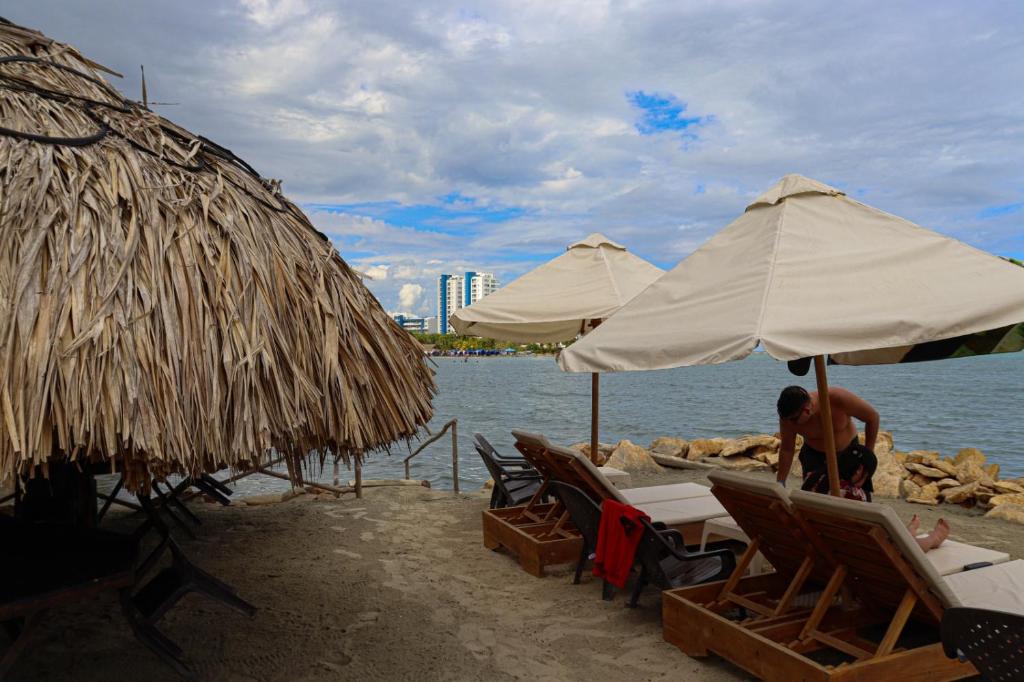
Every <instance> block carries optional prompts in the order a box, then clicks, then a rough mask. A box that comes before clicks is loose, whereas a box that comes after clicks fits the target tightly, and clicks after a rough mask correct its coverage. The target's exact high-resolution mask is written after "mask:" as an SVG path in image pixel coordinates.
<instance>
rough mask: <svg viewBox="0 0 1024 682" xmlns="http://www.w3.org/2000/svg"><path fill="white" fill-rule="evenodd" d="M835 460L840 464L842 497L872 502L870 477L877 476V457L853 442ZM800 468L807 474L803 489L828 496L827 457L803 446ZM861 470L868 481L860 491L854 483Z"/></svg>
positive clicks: (872, 490) (807, 446)
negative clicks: (865, 473)
mask: <svg viewBox="0 0 1024 682" xmlns="http://www.w3.org/2000/svg"><path fill="white" fill-rule="evenodd" d="M836 460H837V462H838V464H839V485H840V488H842V491H843V497H849V498H851V499H855V500H866V501H868V502H870V501H871V493H872V492H874V486H873V485H872V483H871V477H872V476H874V475H875V469H876V468H877V467H878V459H877V458H876V457H875V453H873V452H872V451H871V450H869V449H867V448H866V447H864V446H863V445H861V444H860V442H859V441H858V440H857V439H856V438H854V439H853V440H852V441H850V444H849V445H847V446H846V447H845V448H843V449H842V450H839V451H838V452H836ZM800 466H801V468H802V469H803V472H804V482H803V485H801V486H800V488H801V489H802V490H810V491H811V492H816V493H825V494H828V492H829V490H828V463H827V462H826V460H825V453H824V452H821V451H819V450H815V449H814V448H812V447H810V446H809V445H807V443H804V445H803V447H802V448H800ZM862 470H863V471H864V472H867V479H865V481H864V484H863V485H862V486H861V487H859V488H858V487H857V486H855V485H853V483H851V481H852V480H853V479H854V478H857V475H858V474H859V473H860V472H861V471H862Z"/></svg>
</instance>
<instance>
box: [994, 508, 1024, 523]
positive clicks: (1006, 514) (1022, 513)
mask: <svg viewBox="0 0 1024 682" xmlns="http://www.w3.org/2000/svg"><path fill="white" fill-rule="evenodd" d="M985 518H986V519H1002V520H1003V521H1012V522H1013V523H1024V504H1001V505H999V506H998V507H992V509H991V510H989V512H988V513H987V514H985Z"/></svg>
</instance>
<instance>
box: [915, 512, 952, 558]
mask: <svg viewBox="0 0 1024 682" xmlns="http://www.w3.org/2000/svg"><path fill="white" fill-rule="evenodd" d="M911 522H913V521H911ZM948 537H949V524H948V523H947V522H946V519H939V520H938V522H936V524H935V528H934V529H933V530H932V532H931V533H928V535H926V536H924V537H923V538H917V544H919V545H920V546H921V549H922V550H924V551H925V552H927V551H929V550H932V549H935V548H936V547H938V546H939V545H941V544H942V543H943V542H945V540H946V538H948Z"/></svg>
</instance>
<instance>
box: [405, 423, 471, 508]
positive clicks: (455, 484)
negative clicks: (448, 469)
mask: <svg viewBox="0 0 1024 682" xmlns="http://www.w3.org/2000/svg"><path fill="white" fill-rule="evenodd" d="M424 428H427V427H424ZM448 429H451V430H452V489H453V490H454V491H455V492H456V493H458V492H459V420H458V419H451V420H449V421H448V422H447V423H446V424H445V425H444V427H443V428H442V429H441V430H440V431H438V432H437V433H436V434H434V435H432V436H431V437H430V438H428V439H427V440H425V441H423V442H422V443H420V446H419V447H418V448H416V449H415V450H413V452H412V453H411V454H410V455H409V456H408V457H406V458H405V459H404V460H402V464H404V465H405V479H406V480H409V479H410V478H411V477H412V476H411V474H410V473H409V461H410V460H411V459H412V458H413V457H415V456H416V455H418V454H420V453H421V452H422V451H423V449H424V448H425V447H427V446H428V445H430V444H431V443H434V442H436V441H438V440H440V438H441V437H442V436H443V435H444V434H445V433H446V432H447V431H448ZM427 433H430V429H429V428H427Z"/></svg>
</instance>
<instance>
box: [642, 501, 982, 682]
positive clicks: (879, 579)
mask: <svg viewBox="0 0 1024 682" xmlns="http://www.w3.org/2000/svg"><path fill="white" fill-rule="evenodd" d="M712 490H713V491H714V492H715V495H716V496H719V499H720V501H721V502H722V504H723V506H725V507H726V509H728V510H729V511H730V513H732V514H733V516H734V518H736V519H737V522H738V523H740V526H741V527H742V528H744V530H745V531H747V527H745V526H744V521H747V520H748V519H749V518H751V517H752V516H753V514H751V515H749V516H747V515H745V514H744V513H743V511H742V508H743V507H744V506H746V505H749V504H750V503H751V502H752V499H744V495H742V494H740V493H739V492H738V491H736V490H734V489H733V490H729V491H728V492H724V494H723V490H722V489H721V488H720V487H718V486H716V488H713V489H712ZM750 497H751V498H752V497H756V496H750ZM762 505H763V500H762ZM761 509H762V513H763V509H764V507H763V506H762V507H761ZM749 511H753V510H749ZM776 512H777V509H776V510H775V512H772V514H771V516H772V517H774V516H777V514H776ZM737 513H739V516H737ZM792 516H793V518H794V523H796V524H798V527H799V528H800V529H801V531H800V532H801V533H803V534H804V536H805V539H806V540H807V543H808V544H807V545H806V546H807V547H810V553H809V555H810V556H811V557H812V558H813V560H814V561H818V562H822V561H823V562H824V564H823V565H824V566H825V568H826V571H827V575H828V579H827V581H826V582H825V584H824V590H823V591H822V593H821V595H820V597H819V598H818V599H817V601H816V603H815V605H814V608H813V609H811V610H810V611H809V612H808V611H807V610H803V609H790V610H787V609H779V608H778V606H779V605H780V604H782V603H783V602H784V601H785V595H786V594H788V593H789V592H790V591H791V590H792V589H793V586H794V584H795V582H796V581H797V579H799V578H800V574H799V572H797V573H794V572H792V570H791V568H792V567H791V566H790V567H789V568H788V569H783V570H779V571H777V572H776V573H773V574H768V575H763V576H754V577H749V578H739V577H738V576H739V575H742V573H741V571H742V570H743V568H744V565H745V563H746V562H744V561H743V560H741V561H740V563H739V565H738V566H737V569H736V574H734V575H733V576H731V577H730V578H729V579H728V580H727V581H723V582H721V583H709V584H706V585H700V586H697V587H688V588H681V589H677V590H670V591H667V592H665V593H663V600H662V604H663V623H664V626H663V627H664V631H663V633H664V638H665V640H666V641H669V642H671V643H673V644H675V645H676V646H678V647H679V648H680V649H681V650H682V651H683V652H684V653H686V654H688V655H690V656H706V655H707V654H708V653H709V652H714V653H717V654H719V655H721V656H722V657H723V658H725V659H727V660H729V661H731V662H732V663H735V664H736V665H738V666H740V667H742V668H744V669H745V670H747V671H749V672H751V673H753V674H754V675H756V676H758V677H760V678H762V679H766V680H829V681H834V682H839V681H842V682H848V681H852V680H856V681H862V680H863V681H867V680H882V679H885V680H889V679H892V680H895V679H899V680H928V682H939V681H940V680H956V679H961V678H964V677H970V676H972V675H976V674H977V673H976V671H975V669H974V667H973V666H972V665H970V664H969V663H962V662H960V661H958V660H956V659H949V658H947V657H946V656H945V654H944V653H943V651H942V645H941V643H940V641H939V636H938V635H939V633H938V623H939V621H940V620H941V618H942V613H943V610H944V608H943V606H942V604H941V603H940V601H939V600H938V598H937V597H936V596H935V595H934V594H932V592H931V591H930V590H929V589H928V586H927V584H926V583H925V581H924V580H923V579H922V578H921V577H920V576H919V575H918V573H917V571H916V570H915V568H914V567H913V565H912V564H911V563H909V562H908V561H907V559H906V558H905V557H904V556H903V555H902V553H901V552H900V551H899V549H898V548H897V546H896V545H895V544H894V543H893V541H892V540H891V539H890V538H889V536H888V533H887V532H886V531H885V530H883V529H882V528H880V527H879V526H877V525H876V524H873V523H870V522H866V521H859V520H856V519H852V518H848V517H845V516H841V515H837V514H834V513H829V512H819V511H818V510H814V509H807V508H801V509H799V510H794V513H793V514H792ZM741 519H742V520H741ZM765 537H767V536H765ZM757 541H758V539H756V538H754V537H752V546H754V543H757ZM761 545H762V548H763V549H764V550H766V551H768V552H772V549H771V548H772V544H771V543H769V542H767V541H763V542H762V543H761ZM769 561H773V559H772V557H769ZM775 561H781V557H776V558H775ZM773 563H774V562H773ZM781 565H783V566H784V565H785V564H781ZM819 565H821V564H819ZM800 566H801V567H803V566H806V557H805V561H802V562H801V564H800ZM798 571H799V569H798ZM807 572H808V573H809V574H811V573H813V574H815V575H817V576H821V575H822V573H821V568H817V567H815V568H812V569H808V571H807ZM843 590H849V593H851V594H852V595H853V597H855V598H856V602H854V601H853V600H851V599H846V598H844V599H842V600H839V601H837V597H838V596H840V594H841V592H842V591H843ZM770 595H775V596H776V598H777V601H775V602H774V604H775V606H776V608H775V609H773V610H772V611H771V612H766V610H765V609H764V608H760V609H758V608H754V609H752V610H754V611H755V612H756V613H757V616H756V617H754V618H743V619H737V618H736V616H735V611H736V607H737V606H743V607H744V608H747V609H748V610H751V609H750V607H751V605H752V604H753V605H754V606H766V605H770V604H771V603H773V602H772V600H771V599H770V598H766V596H770ZM911 620H913V621H915V623H916V624H917V625H919V626H920V628H919V629H921V630H922V632H923V634H924V635H925V639H926V640H928V642H927V643H925V644H924V645H921V646H916V647H914V648H909V649H906V648H901V646H900V636H901V635H902V634H903V633H904V631H905V629H906V627H907V625H908V623H910V621H911ZM866 628H872V629H873V630H874V632H875V634H876V635H877V633H878V631H881V630H883V629H884V632H883V634H882V635H881V637H880V638H879V637H877V636H876V637H874V638H872V637H868V636H866V634H865V632H864V631H865V629H866ZM932 635H934V637H932ZM819 653H828V654H830V655H831V656H832V657H833V659H834V660H835V658H836V654H839V655H841V657H844V658H845V659H847V660H846V661H845V662H837V663H836V664H834V665H826V664H824V663H822V662H819V661H817V660H814V659H813V658H811V656H810V655H811V654H819Z"/></svg>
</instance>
